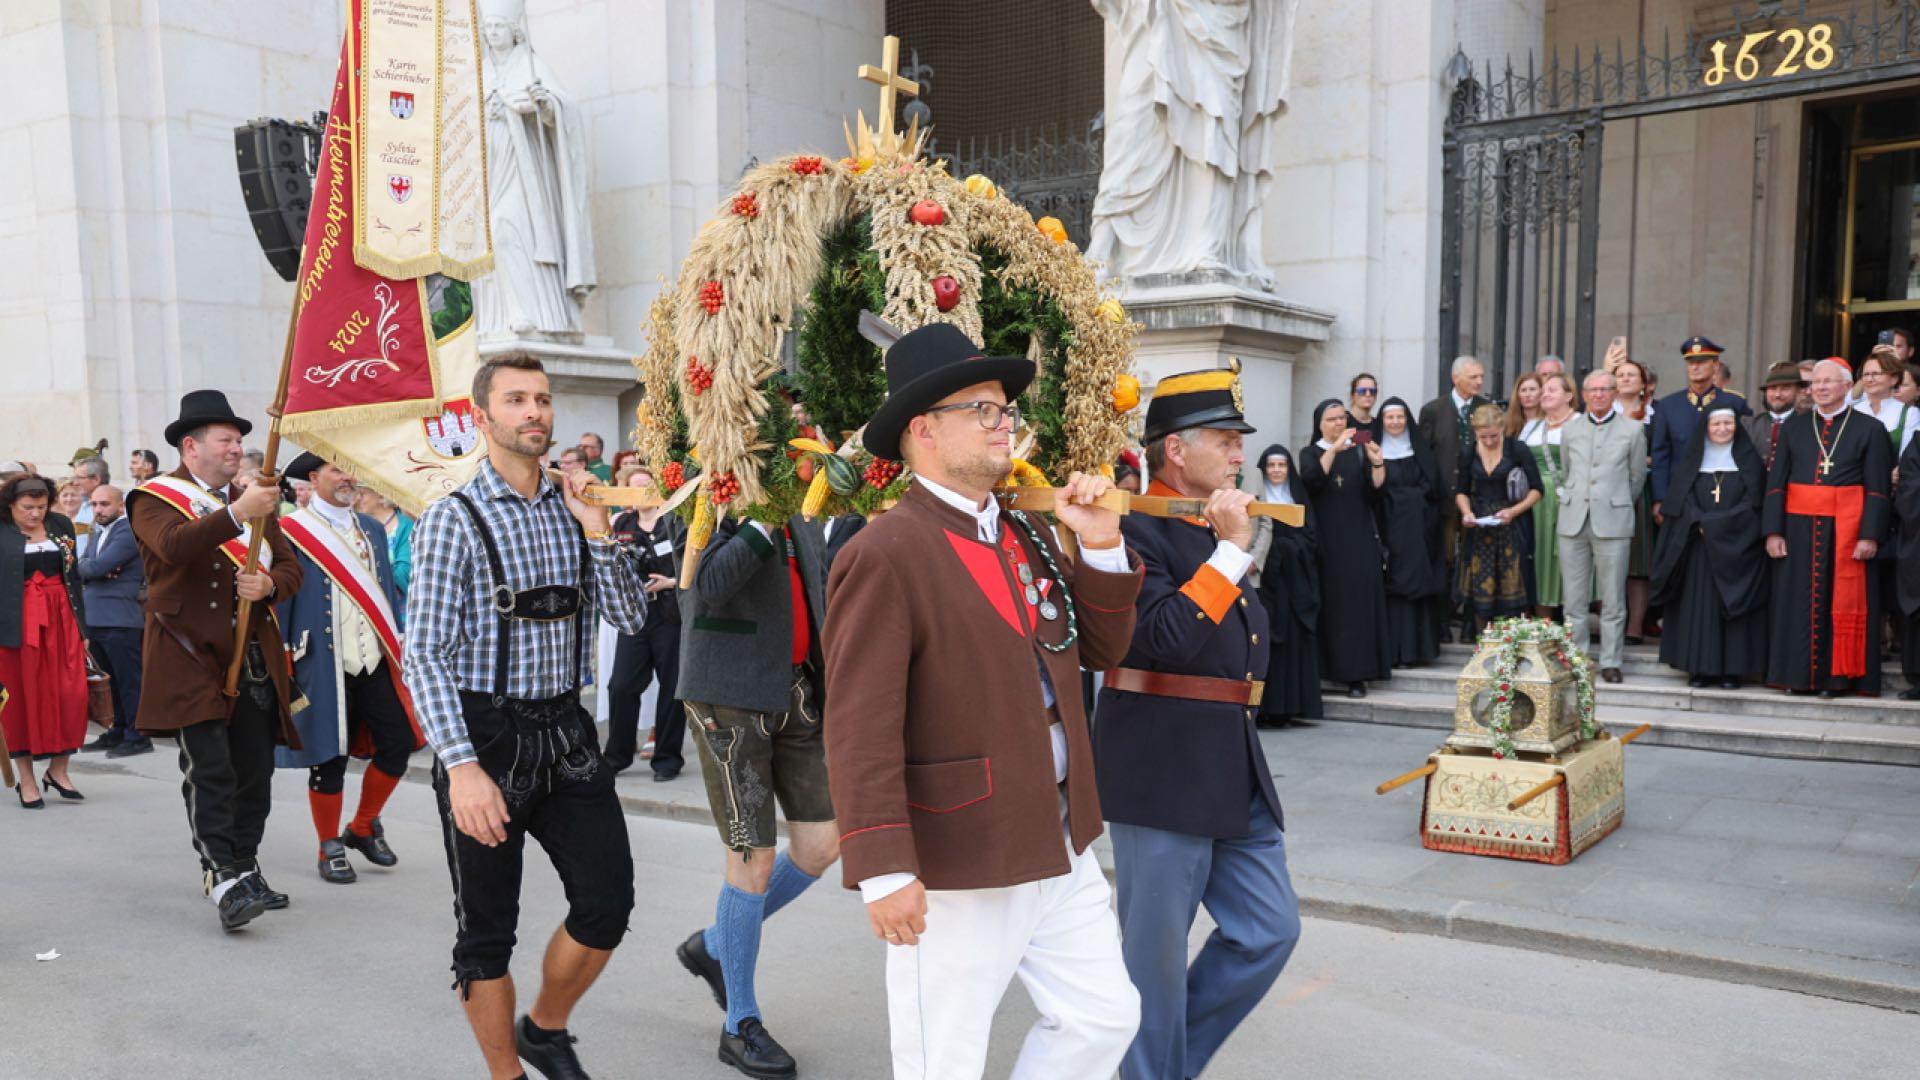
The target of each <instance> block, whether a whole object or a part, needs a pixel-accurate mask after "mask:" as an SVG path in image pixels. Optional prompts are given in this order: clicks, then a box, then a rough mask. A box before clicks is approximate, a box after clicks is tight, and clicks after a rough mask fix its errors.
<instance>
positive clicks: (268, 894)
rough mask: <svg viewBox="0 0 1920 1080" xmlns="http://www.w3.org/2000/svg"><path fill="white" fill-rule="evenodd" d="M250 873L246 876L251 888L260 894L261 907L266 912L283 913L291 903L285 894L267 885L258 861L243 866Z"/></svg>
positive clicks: (254, 860) (264, 874)
mask: <svg viewBox="0 0 1920 1080" xmlns="http://www.w3.org/2000/svg"><path fill="white" fill-rule="evenodd" d="M244 865H245V866H246V868H247V869H248V870H249V871H250V873H249V874H248V875H247V877H248V880H249V881H251V882H252V885H253V888H254V889H255V890H256V891H258V892H259V893H260V900H261V906H263V907H265V908H266V909H267V910H268V911H284V910H286V907H287V905H288V904H289V903H291V902H292V901H291V900H290V899H289V898H288V896H287V894H286V893H283V892H281V891H280V890H278V889H276V888H274V887H273V886H271V885H269V884H267V875H266V873H265V872H263V871H262V870H261V869H260V860H258V859H253V860H251V861H249V862H247V863H245V864H244Z"/></svg>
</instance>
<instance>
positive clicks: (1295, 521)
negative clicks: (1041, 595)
mask: <svg viewBox="0 0 1920 1080" xmlns="http://www.w3.org/2000/svg"><path fill="white" fill-rule="evenodd" d="M1057 490H1058V489H1057V488H1050V487H1014V488H995V489H994V494H996V495H998V496H1000V500H1001V505H1002V506H1005V507H1007V508H1009V509H1013V510H1024V511H1026V512H1027V513H1047V512H1049V511H1051V510H1052V509H1053V493H1054V492H1055V491H1057ZM582 497H583V498H584V499H585V500H586V501H587V502H590V503H593V504H595V505H597V506H618V507H624V508H626V509H629V510H638V509H646V508H648V507H654V506H659V505H660V504H661V503H662V502H664V501H665V500H664V499H662V498H661V497H660V493H659V492H657V491H654V490H652V489H650V488H630V487H612V486H609V485H606V484H590V485H588V487H587V490H586V492H585V494H584V495H583V496H582ZM1094 505H1095V506H1099V507H1102V508H1104V509H1107V510H1111V511H1113V512H1114V513H1116V514H1147V515H1150V516H1153V517H1196V516H1198V515H1199V514H1200V512H1201V510H1203V509H1204V508H1205V507H1206V500H1205V499H1175V498H1167V497H1164V496H1159V495H1135V494H1133V493H1131V492H1128V491H1124V490H1122V489H1120V488H1113V489H1111V490H1109V491H1108V492H1107V493H1106V494H1105V495H1102V496H1100V498H1099V499H1097V500H1095V501H1094ZM1247 513H1249V514H1251V515H1253V516H1254V517H1266V518H1272V519H1273V520H1275V521H1278V522H1280V523H1281V524H1283V525H1292V526H1295V527H1298V526H1301V525H1304V524H1305V523H1306V520H1307V513H1306V510H1305V509H1304V508H1302V507H1299V506H1285V505H1282V504H1280V503H1263V502H1256V503H1253V504H1252V505H1250V506H1248V507H1247Z"/></svg>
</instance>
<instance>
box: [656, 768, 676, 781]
mask: <svg viewBox="0 0 1920 1080" xmlns="http://www.w3.org/2000/svg"><path fill="white" fill-rule="evenodd" d="M679 776H680V770H679V769H675V770H673V771H672V772H657V773H654V774H653V781H654V783H656V784H664V783H666V782H667V781H669V780H674V779H678V778H679Z"/></svg>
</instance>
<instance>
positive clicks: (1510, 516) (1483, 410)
mask: <svg viewBox="0 0 1920 1080" xmlns="http://www.w3.org/2000/svg"><path fill="white" fill-rule="evenodd" d="M1505 420H1506V418H1505V417H1504V416H1503V415H1502V413H1501V411H1500V407H1499V406H1498V405H1482V406H1480V407H1479V408H1477V409H1475V410H1473V413H1472V415H1471V416H1469V417H1468V421H1469V422H1470V423H1471V424H1472V426H1473V452H1472V453H1470V454H1467V455H1466V456H1465V457H1462V458H1461V459H1460V483H1459V486H1458V489H1457V491H1456V493H1455V494H1454V497H1453V500H1454V505H1455V507H1456V509H1458V510H1459V512H1460V553H1459V570H1458V572H1457V573H1456V574H1455V575H1454V599H1455V601H1456V602H1457V603H1459V605H1460V606H1461V607H1463V608H1465V609H1466V611H1467V612H1468V618H1469V619H1470V620H1472V625H1471V626H1470V627H1468V628H1467V629H1468V632H1469V640H1473V639H1476V638H1478V637H1479V634H1480V630H1481V629H1482V628H1483V627H1485V626H1486V624H1487V623H1489V622H1491V621H1493V620H1494V619H1501V618H1507V617H1509V616H1515V615H1525V614H1527V612H1528V611H1530V610H1531V609H1532V608H1533V603H1534V600H1533V598H1534V582H1533V515H1532V514H1531V513H1530V511H1531V510H1532V509H1533V504H1534V503H1537V502H1539V501H1540V470H1539V467H1538V466H1537V465H1536V464H1535V463H1534V460H1533V451H1531V450H1528V449H1527V448H1526V446H1525V445H1524V444H1522V443H1521V442H1520V441H1519V440H1518V439H1510V438H1508V437H1507V435H1506V432H1505V431H1504V430H1503V427H1504V424H1505Z"/></svg>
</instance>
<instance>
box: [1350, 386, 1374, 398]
mask: <svg viewBox="0 0 1920 1080" xmlns="http://www.w3.org/2000/svg"><path fill="white" fill-rule="evenodd" d="M1353 396H1354V397H1379V396H1380V390H1379V388H1377V387H1372V386H1358V387H1355V388H1354V391H1353Z"/></svg>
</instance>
